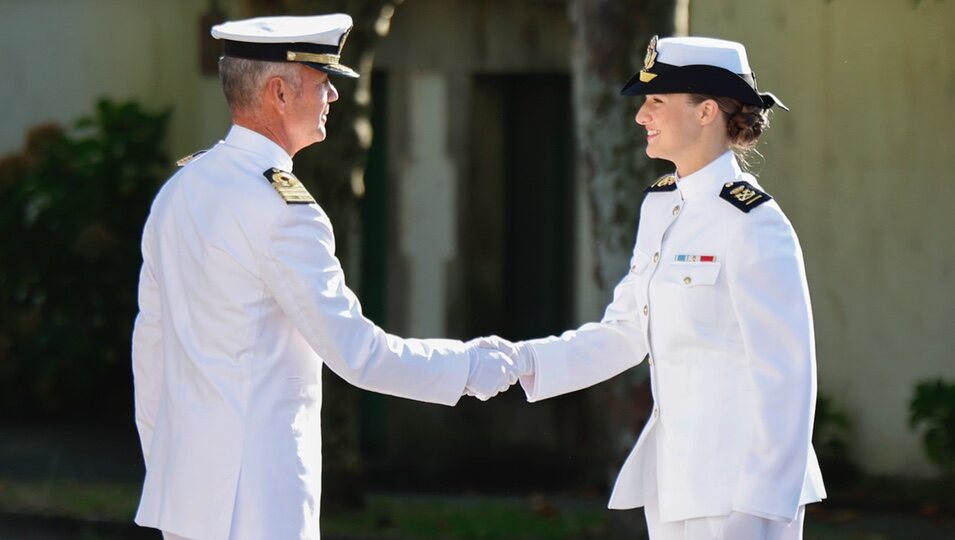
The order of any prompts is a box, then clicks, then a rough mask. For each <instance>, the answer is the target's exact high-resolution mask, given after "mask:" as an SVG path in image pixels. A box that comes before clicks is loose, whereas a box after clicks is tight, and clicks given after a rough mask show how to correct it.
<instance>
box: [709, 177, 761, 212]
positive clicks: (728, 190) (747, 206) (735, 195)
mask: <svg viewBox="0 0 955 540" xmlns="http://www.w3.org/2000/svg"><path fill="white" fill-rule="evenodd" d="M720 197H721V198H722V199H723V200H725V201H727V202H728V203H730V204H732V205H733V206H735V207H736V208H738V209H740V210H742V211H743V212H746V213H747V214H748V213H749V211H750V210H752V209H753V208H756V207H757V206H759V205H761V204H763V203H764V202H767V201H771V200H772V199H773V198H772V197H771V196H770V195H769V194H768V193H765V192H762V191H760V190H758V189H756V188H754V187H753V186H752V185H751V184H750V183H749V182H744V181H742V180H741V181H739V182H727V183H725V184H723V191H721V192H720Z"/></svg>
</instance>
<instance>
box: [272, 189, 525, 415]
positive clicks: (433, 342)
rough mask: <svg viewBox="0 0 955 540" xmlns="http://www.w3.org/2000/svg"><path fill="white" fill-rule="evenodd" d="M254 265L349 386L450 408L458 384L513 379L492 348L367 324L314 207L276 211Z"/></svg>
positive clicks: (476, 386)
mask: <svg viewBox="0 0 955 540" xmlns="http://www.w3.org/2000/svg"><path fill="white" fill-rule="evenodd" d="M261 263H262V264H261V268H262V275H263V279H264V280H265V282H266V284H267V285H268V287H269V289H270V291H271V292H272V295H273V296H274V298H275V299H276V301H277V302H278V304H279V305H280V306H281V307H282V310H283V311H284V312H285V314H286V315H287V316H288V317H289V319H290V320H291V321H292V322H293V324H295V326H296V327H297V328H298V330H299V331H300V332H301V334H302V335H303V336H304V337H305V339H306V340H307V341H308V342H309V345H311V347H312V348H313V349H314V350H315V351H316V352H317V353H318V354H319V356H321V358H322V360H323V361H324V362H325V363H326V364H327V365H328V367H329V368H331V370H332V371H334V372H335V373H336V374H337V375H338V376H340V377H342V378H343V379H345V380H346V381H348V382H349V383H351V384H353V385H355V386H358V387H361V388H364V389H367V390H372V391H375V392H382V393H386V394H391V395H395V396H398V397H404V398H408V399H415V400H419V401H427V402H432V403H441V404H445V405H453V404H455V403H456V402H457V401H458V399H459V398H460V397H461V395H462V394H463V393H464V391H465V386H466V385H467V386H468V387H469V388H470V389H471V390H472V391H473V393H476V394H479V395H482V396H485V397H489V396H490V395H493V392H494V391H495V390H499V389H501V387H505V385H506V380H507V379H508V377H510V378H511V379H512V380H513V378H515V377H516V375H515V374H513V373H509V372H508V370H507V364H506V359H505V358H504V356H503V355H501V354H500V353H497V352H495V351H488V350H477V349H476V348H473V347H468V346H467V345H465V344H464V343H462V342H460V341H457V340H448V339H404V338H400V337H398V336H394V335H391V334H388V333H386V332H385V331H383V330H382V329H381V328H379V327H378V326H376V325H375V324H374V323H373V322H372V321H370V320H368V319H367V318H366V317H365V316H364V315H363V314H362V312H361V305H360V304H359V302H358V299H357V297H356V296H355V294H354V293H353V292H352V291H351V290H350V289H349V288H348V287H347V285H346V284H345V276H344V273H343V272H342V268H341V265H340V264H339V261H338V259H337V258H336V257H335V237H334V233H333V231H332V226H331V223H330V222H329V220H328V217H327V216H326V215H325V213H324V212H323V211H321V209H320V208H318V206H317V205H315V206H312V205H308V206H305V205H297V206H296V205H290V206H289V207H288V208H285V209H283V211H282V212H281V213H280V215H279V216H278V217H277V219H276V221H275V222H274V223H273V224H272V226H271V228H270V230H269V232H268V234H267V235H266V245H265V246H264V247H263V256H262V261H261ZM495 355H496V356H495ZM476 362H477V364H475V363H476ZM472 366H474V367H475V368H476V369H472ZM496 374H500V378H499V379H497V378H495V377H494V375H496ZM479 379H480V380H479ZM498 382H500V386H497V383H498Z"/></svg>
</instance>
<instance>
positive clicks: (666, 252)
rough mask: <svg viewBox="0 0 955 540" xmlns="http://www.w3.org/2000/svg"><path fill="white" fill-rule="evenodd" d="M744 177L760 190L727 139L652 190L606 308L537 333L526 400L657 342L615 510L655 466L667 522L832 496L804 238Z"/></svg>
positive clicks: (636, 494)
mask: <svg viewBox="0 0 955 540" xmlns="http://www.w3.org/2000/svg"><path fill="white" fill-rule="evenodd" d="M737 181H746V182H749V183H750V184H751V185H753V186H754V187H757V189H758V184H757V183H756V180H755V179H754V178H753V177H752V176H751V175H749V174H745V173H743V172H742V171H741V170H740V168H739V165H738V164H737V162H736V159H735V157H734V156H733V154H732V152H727V153H726V154H724V155H722V156H720V157H719V158H717V159H716V160H715V161H713V162H711V163H710V164H708V165H707V166H706V167H704V168H703V169H701V170H700V171H697V172H696V173H694V174H691V175H689V176H687V177H685V178H682V179H680V180H679V181H678V182H677V183H676V187H675V189H673V190H672V191H655V192H648V193H647V195H646V196H645V198H644V202H643V206H642V210H641V213H640V225H639V228H638V231H637V242H636V246H635V247H634V250H633V258H632V259H631V267H630V272H629V273H628V274H627V275H626V277H624V278H623V280H622V281H621V282H620V284H619V285H617V287H616V289H615V290H614V299H613V302H612V303H611V304H610V305H609V306H608V307H607V310H606V313H605V315H604V317H603V319H602V320H601V321H600V322H599V323H589V324H585V325H584V326H582V327H580V328H579V329H577V330H575V331H569V332H565V333H564V334H563V335H561V336H560V337H550V338H544V339H539V340H533V341H530V342H527V343H529V345H530V349H531V351H532V352H533V354H534V356H535V358H536V374H535V375H534V376H532V377H525V378H523V379H522V381H521V383H522V385H523V386H524V389H525V391H526V392H527V395H528V399H529V400H530V401H536V400H541V399H545V398H548V397H552V396H556V395H560V394H564V393H567V392H573V391H575V390H578V389H581V388H586V387H588V386H591V385H593V384H596V383H598V382H600V381H603V380H605V379H608V378H610V377H612V376H614V375H616V374H618V373H620V372H622V371H624V370H626V369H627V368H630V367H632V366H634V365H636V364H638V363H640V362H641V361H642V360H643V359H644V358H645V357H647V355H648V354H649V360H648V362H649V364H650V379H651V387H652V391H653V397H654V408H653V412H652V415H651V417H650V419H649V421H648V422H647V425H646V427H645V428H644V430H643V432H642V433H641V435H640V438H639V439H638V440H637V443H636V446H635V447H634V448H633V451H632V452H631V453H630V456H629V457H628V458H627V460H626V462H625V463H624V465H623V468H622V469H621V471H620V474H619V476H618V478H617V482H616V485H615V486H614V490H613V494H612V495H611V498H610V503H609V506H610V508H614V509H626V508H636V507H640V506H643V505H644V504H645V500H644V497H645V496H646V495H645V486H644V485H643V484H644V476H645V472H646V471H647V470H648V468H649V467H655V472H656V478H657V487H658V490H659V508H660V515H661V518H662V519H663V520H664V521H676V520H684V519H690V518H698V517H704V516H720V515H726V514H729V513H730V512H731V511H733V510H736V511H742V512H748V513H751V514H756V515H760V516H762V517H768V518H775V519H779V520H783V521H785V520H791V519H793V518H794V517H795V516H796V513H797V510H798V507H799V506H800V505H803V504H806V503H810V502H815V501H819V500H820V499H822V498H824V497H825V489H824V487H823V483H822V476H821V473H820V471H819V465H818V463H817V461H816V457H815V453H814V452H813V449H812V444H811V442H810V439H811V434H812V422H813V414H814V409H815V400H816V365H815V349H814V338H813V327H812V313H811V309H810V305H809V290H808V287H807V284H806V275H805V270H804V268H803V258H802V252H801V249H800V247H799V242H798V240H797V239H796V234H795V232H794V231H793V228H792V225H791V224H790V223H789V220H787V219H786V216H785V215H783V213H782V211H781V210H780V209H779V206H778V205H777V204H776V202H775V201H773V200H769V201H768V202H765V203H763V204H760V205H758V206H755V207H754V208H751V209H750V210H751V211H749V212H748V213H747V212H743V211H742V210H740V209H738V208H737V207H736V206H734V205H733V204H730V203H729V202H727V201H726V200H724V199H723V198H721V197H720V193H721V191H722V189H723V187H724V186H725V185H726V184H727V183H732V182H737ZM766 198H767V199H768V197H766ZM710 257H712V260H711V259H710ZM703 260H706V261H707V262H700V261H703ZM694 261H695V262H694ZM648 444H655V445H656V447H655V450H656V452H655V455H656V459H655V460H654V461H655V463H649V461H651V459H645V455H646V454H647V452H646V448H645V446H646V445H648ZM647 491H652V490H647Z"/></svg>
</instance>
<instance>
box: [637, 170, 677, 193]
mask: <svg viewBox="0 0 955 540" xmlns="http://www.w3.org/2000/svg"><path fill="white" fill-rule="evenodd" d="M674 189H676V176H673V175H672V174H668V175H666V176H661V177H660V178H659V179H658V180H657V181H655V182H654V183H652V184H650V186H649V187H648V188H647V189H645V190H643V192H644V193H654V192H657V191H673V190H674Z"/></svg>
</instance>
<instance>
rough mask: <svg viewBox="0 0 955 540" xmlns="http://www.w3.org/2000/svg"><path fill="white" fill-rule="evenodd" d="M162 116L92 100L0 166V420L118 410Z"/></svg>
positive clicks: (163, 165) (164, 162)
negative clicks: (76, 116) (66, 123)
mask: <svg viewBox="0 0 955 540" xmlns="http://www.w3.org/2000/svg"><path fill="white" fill-rule="evenodd" d="M168 118H169V111H162V112H158V113H150V112H147V111H145V110H143V108H142V107H141V106H140V105H138V104H136V103H132V102H128V103H113V102H110V101H105V100H104V101H100V102H99V103H97V105H96V108H95V112H94V114H93V115H92V116H91V117H89V118H84V119H81V120H80V121H78V122H77V123H76V125H75V127H74V128H73V129H72V130H70V131H69V132H67V131H65V130H63V129H61V128H60V127H58V126H55V125H44V126H39V127H37V128H35V129H33V130H32V131H31V132H30V133H28V135H27V139H26V146H25V148H24V150H23V151H22V152H20V153H17V154H13V155H9V156H6V157H4V158H3V159H2V160H0V231H3V234H2V235H0V254H2V255H0V256H2V262H0V414H2V415H3V417H5V418H7V419H9V418H11V417H12V416H15V417H21V418H24V417H35V416H37V415H42V414H47V413H63V412H73V413H77V414H88V413H90V412H94V411H108V410H111V409H114V408H115V407H124V408H125V410H127V411H128V410H129V407H128V403H129V401H130V393H131V390H130V375H129V367H128V366H129V363H128V362H129V347H130V333H131V328H132V320H133V317H134V315H135V313H136V309H137V308H136V284H137V281H138V269H139V265H140V262H141V257H140V251H139V242H140V235H141V231H142V225H143V222H144V221H145V217H146V214H147V212H148V210H149V204H150V202H151V200H152V197H153V195H154V194H155V191H156V189H157V187H158V185H159V184H160V182H161V180H162V178H163V177H164V176H165V175H166V173H168V171H169V168H170V167H169V163H168V159H167V158H166V156H165V155H164V153H163V151H162V149H161V148H162V144H163V141H164V139H165V134H166V126H167V123H168Z"/></svg>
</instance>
